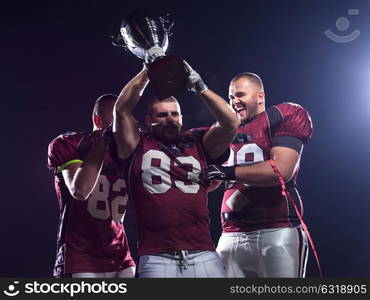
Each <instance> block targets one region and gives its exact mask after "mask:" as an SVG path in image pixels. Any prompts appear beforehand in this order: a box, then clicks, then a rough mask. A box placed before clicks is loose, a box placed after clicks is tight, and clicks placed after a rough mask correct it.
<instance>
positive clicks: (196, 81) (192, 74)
mask: <svg viewBox="0 0 370 300" xmlns="http://www.w3.org/2000/svg"><path fill="white" fill-rule="evenodd" d="M183 62H184V65H185V67H186V69H187V70H188V72H189V76H188V80H187V83H186V85H187V86H186V87H187V89H188V91H192V92H194V93H198V94H202V93H204V92H205V91H206V90H207V89H208V87H207V86H206V84H205V83H204V81H203V80H202V78H201V77H200V75H199V74H198V72H196V71H194V69H193V68H192V67H191V66H190V65H189V64H188V63H187V62H186V61H185V60H184V61H183Z"/></svg>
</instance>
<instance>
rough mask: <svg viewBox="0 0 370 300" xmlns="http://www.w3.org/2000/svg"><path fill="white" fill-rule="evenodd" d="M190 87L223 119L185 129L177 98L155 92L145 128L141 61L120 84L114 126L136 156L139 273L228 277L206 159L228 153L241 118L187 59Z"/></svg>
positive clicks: (123, 150) (123, 148)
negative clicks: (138, 113)
mask: <svg viewBox="0 0 370 300" xmlns="http://www.w3.org/2000/svg"><path fill="white" fill-rule="evenodd" d="M187 68H188V71H189V73H190V75H189V77H188V89H189V90H192V91H194V92H196V93H197V94H198V95H199V96H200V98H201V99H202V100H203V102H204V103H205V104H206V106H207V107H208V109H209V111H210V112H211V114H212V115H213V116H214V117H215V119H216V120H217V121H218V123H217V124H216V125H214V126H212V127H211V128H209V129H199V130H190V131H188V132H185V133H181V127H182V115H181V110H180V105H179V103H178V102H177V100H176V99H175V98H173V97H170V98H167V99H165V100H163V101H159V100H158V99H155V100H153V101H152V102H151V103H150V105H149V109H148V112H147V115H146V117H145V122H146V124H147V126H148V127H149V128H150V131H149V132H140V131H139V130H138V128H137V126H136V121H135V119H134V117H133V115H132V110H133V109H134V107H135V105H136V104H137V103H138V101H139V100H140V98H141V94H142V92H143V91H144V89H145V87H146V85H147V84H148V81H149V79H148V77H147V70H146V69H145V68H144V69H143V70H142V71H141V72H140V73H139V74H138V75H136V76H135V77H134V78H133V79H132V80H131V81H130V82H129V83H128V84H127V85H126V86H125V87H124V89H123V90H122V92H121V94H120V96H119V98H118V100H117V104H116V108H115V119H114V125H113V131H114V133H115V138H116V143H117V148H118V155H119V157H120V158H121V159H125V158H128V157H130V156H131V159H132V163H131V167H130V169H131V172H130V175H129V178H130V180H129V186H130V189H131V192H132V197H133V200H134V202H135V209H136V217H137V224H138V233H139V244H138V245H139V246H138V254H139V257H140V258H139V267H138V274H139V277H179V278H181V277H225V271H224V267H223V265H222V262H221V260H220V258H219V256H218V255H217V253H216V252H215V248H214V245H213V242H212V239H211V236H210V232H209V215H208V209H207V184H206V181H205V177H204V172H205V168H206V166H207V164H208V162H213V163H214V162H219V163H220V162H222V161H225V160H226V159H227V157H228V154H229V150H228V147H229V144H230V142H231V140H232V138H233V136H234V133H235V131H236V129H237V128H238V127H239V120H238V118H237V117H236V115H235V114H234V112H233V111H232V109H231V107H230V106H229V105H228V104H227V102H226V101H225V100H224V99H222V98H221V97H219V96H218V95H216V94H215V93H213V92H212V91H210V90H209V89H208V88H207V87H206V85H205V84H204V82H203V81H202V79H201V78H200V76H199V74H198V73H196V72H195V71H194V70H192V69H191V67H190V66H189V65H187Z"/></svg>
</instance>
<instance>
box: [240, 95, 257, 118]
mask: <svg viewBox="0 0 370 300" xmlns="http://www.w3.org/2000/svg"><path fill="white" fill-rule="evenodd" d="M242 105H243V108H244V109H243V110H241V111H238V112H237V114H238V116H239V119H240V121H242V122H249V121H250V120H252V119H253V118H254V117H255V116H256V115H257V114H258V102H257V97H256V99H255V101H253V102H251V103H249V104H246V103H243V104H242Z"/></svg>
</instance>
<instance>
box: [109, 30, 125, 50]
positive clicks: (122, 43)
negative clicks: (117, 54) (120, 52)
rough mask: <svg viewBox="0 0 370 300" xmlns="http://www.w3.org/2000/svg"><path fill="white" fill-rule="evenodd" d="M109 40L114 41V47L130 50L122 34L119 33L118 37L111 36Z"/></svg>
mask: <svg viewBox="0 0 370 300" xmlns="http://www.w3.org/2000/svg"><path fill="white" fill-rule="evenodd" d="M109 38H110V39H111V40H112V45H113V46H115V47H121V48H124V49H125V50H126V51H127V50H128V49H127V46H126V43H125V41H124V39H123V38H122V36H121V34H119V33H117V34H116V35H110V36H109Z"/></svg>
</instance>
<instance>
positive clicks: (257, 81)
mask: <svg viewBox="0 0 370 300" xmlns="http://www.w3.org/2000/svg"><path fill="white" fill-rule="evenodd" d="M240 78H246V79H248V80H249V81H250V82H252V83H253V84H255V85H257V86H258V87H260V88H261V90H264V89H263V82H262V79H261V77H259V76H258V75H257V74H255V73H250V72H243V73H240V74H238V75H236V76H234V78H233V79H231V82H234V81H237V80H238V79H240Z"/></svg>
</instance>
